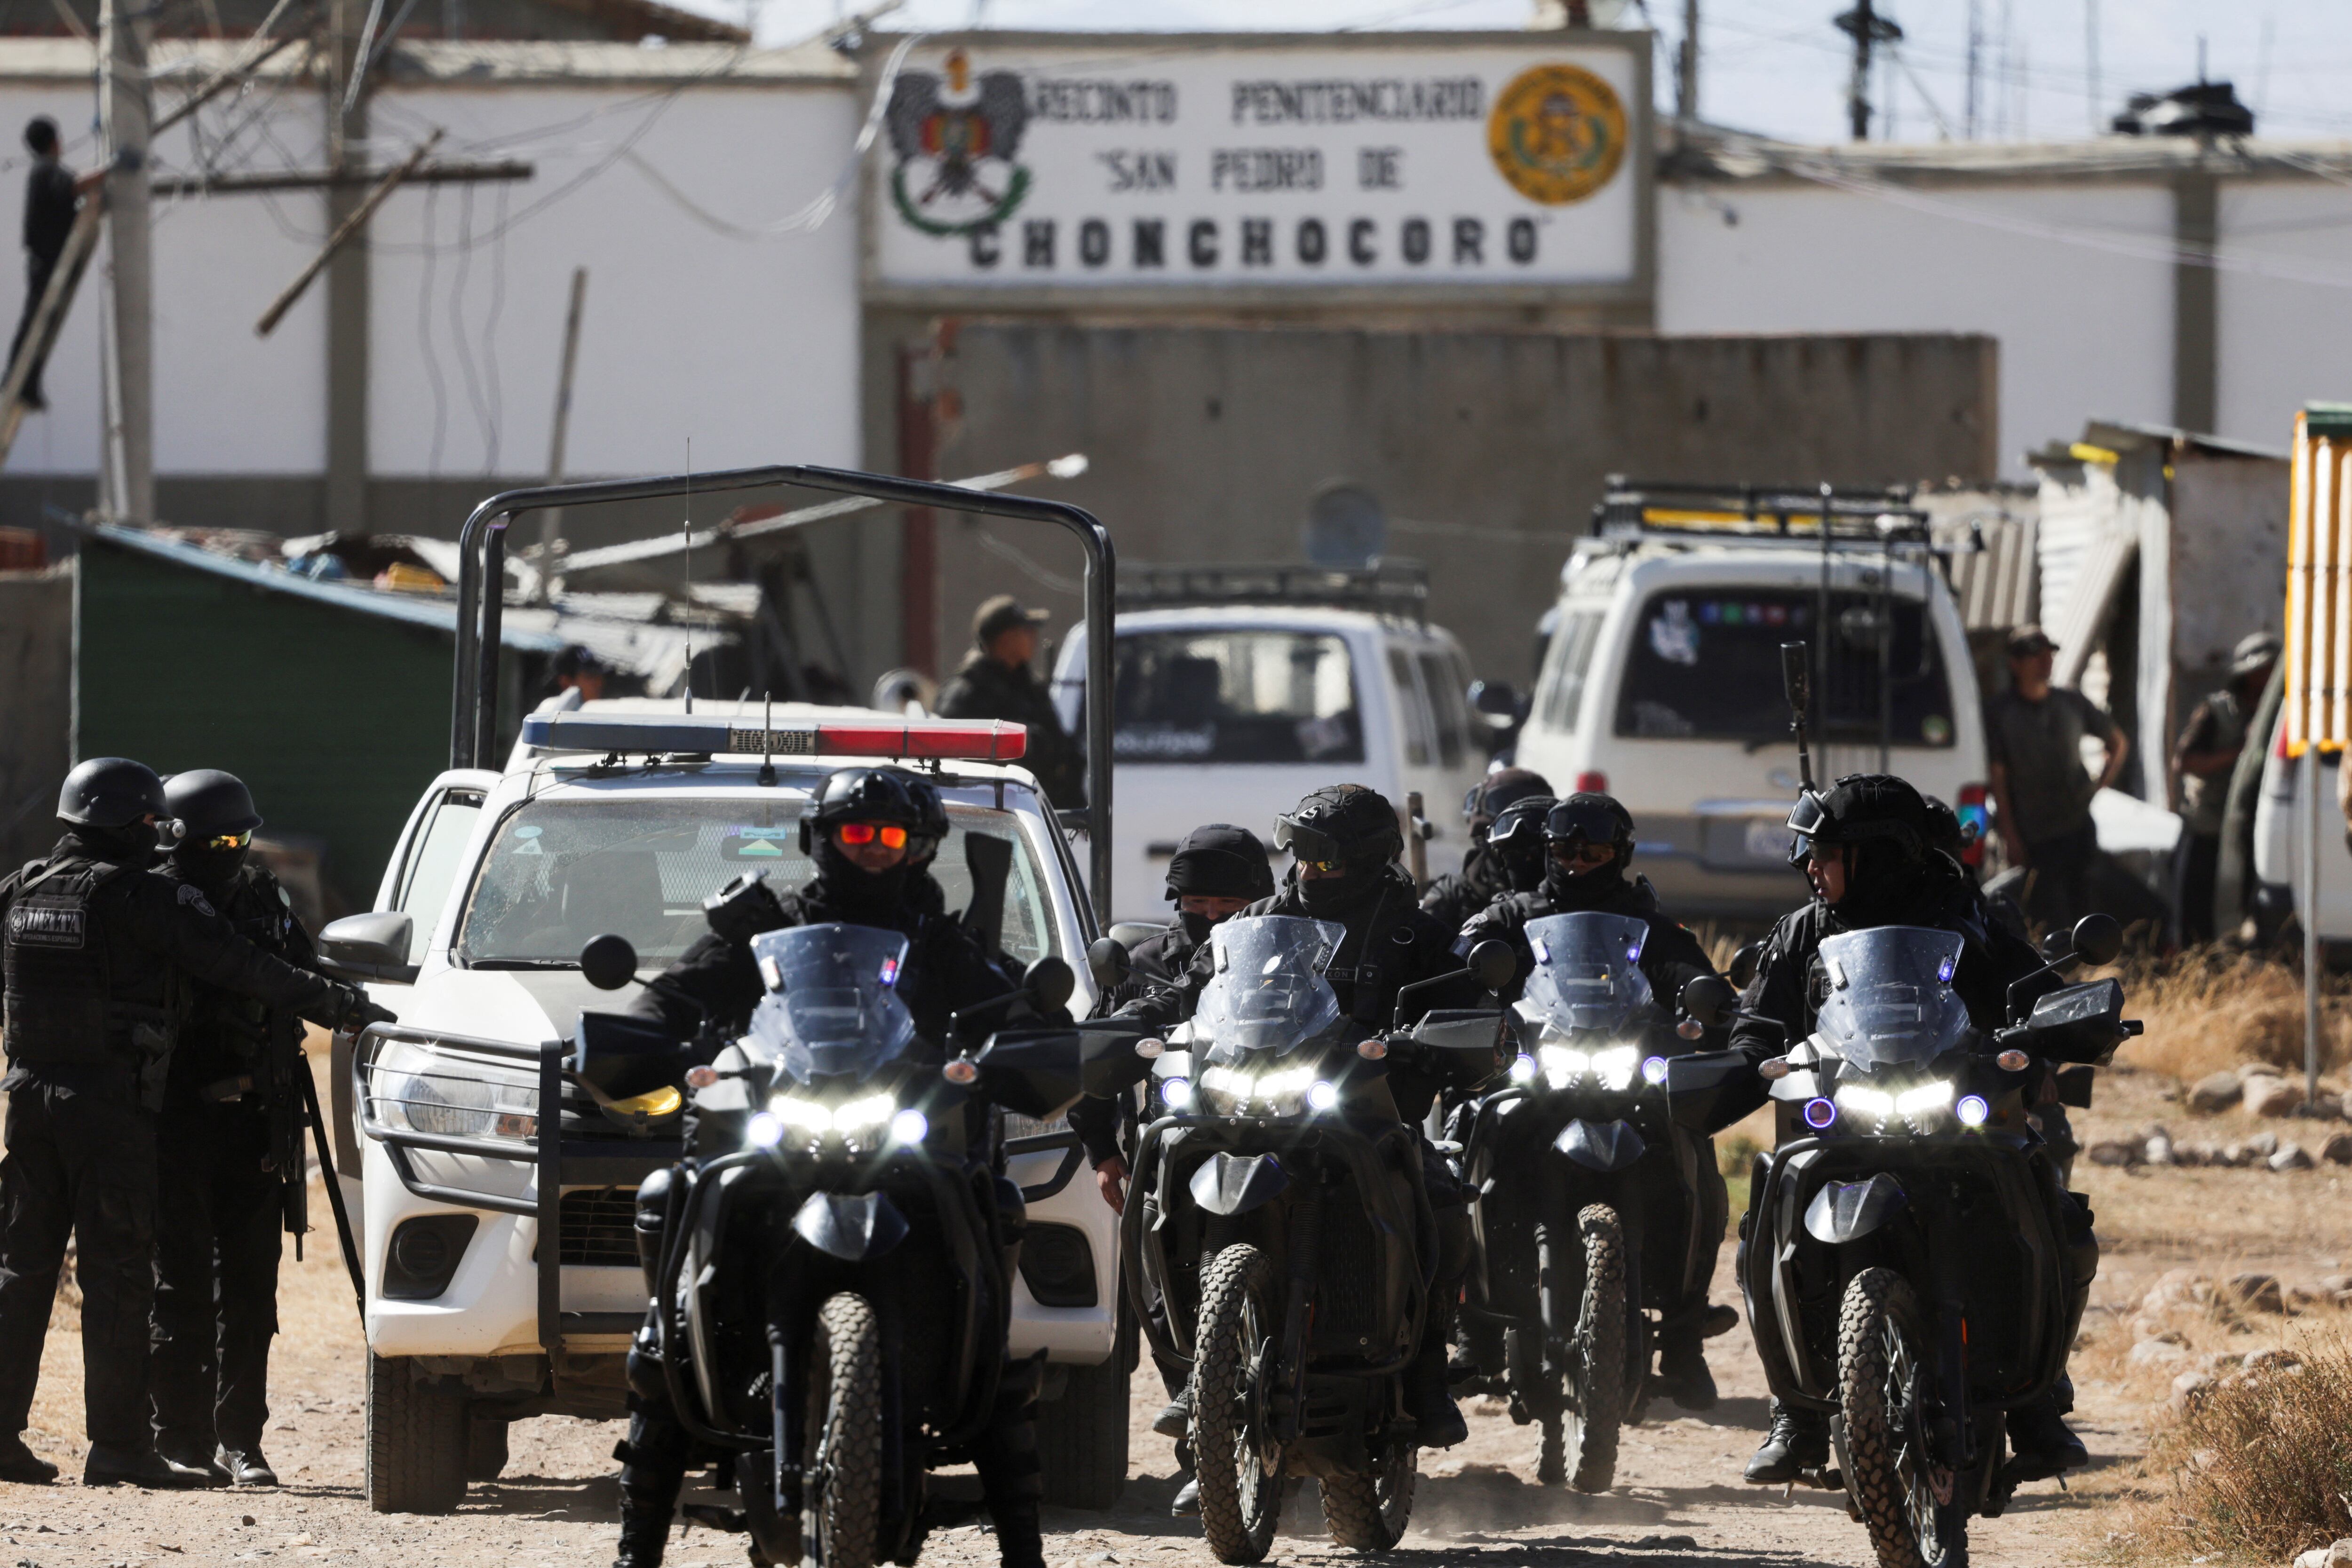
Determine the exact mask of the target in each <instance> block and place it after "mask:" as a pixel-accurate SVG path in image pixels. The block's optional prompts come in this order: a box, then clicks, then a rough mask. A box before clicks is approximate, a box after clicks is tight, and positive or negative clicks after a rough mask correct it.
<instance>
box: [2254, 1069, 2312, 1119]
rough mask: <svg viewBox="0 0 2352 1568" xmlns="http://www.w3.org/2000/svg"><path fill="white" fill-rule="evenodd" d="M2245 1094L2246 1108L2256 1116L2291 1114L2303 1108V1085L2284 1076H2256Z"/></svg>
mask: <svg viewBox="0 0 2352 1568" xmlns="http://www.w3.org/2000/svg"><path fill="white" fill-rule="evenodd" d="M2245 1094H2246V1109H2247V1110H2248V1111H2250V1112H2252V1113H2253V1114H2255V1115H2257V1116H2292V1115H2294V1113H2296V1112H2297V1111H2299V1110H2301V1109H2302V1108H2303V1086H2302V1085H2301V1084H2299V1083H2290V1082H2287V1081H2286V1080H2285V1079H2284V1078H2257V1079H2255V1080H2254V1081H2253V1082H2251V1083H2249V1084H2247V1085H2246V1091H2245Z"/></svg>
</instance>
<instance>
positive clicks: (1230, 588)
mask: <svg viewBox="0 0 2352 1568" xmlns="http://www.w3.org/2000/svg"><path fill="white" fill-rule="evenodd" d="M1186 604H1215V605H1221V606H1222V605H1233V604H1290V605H1318V606H1328V607H1333V608H1338V609H1343V610H1366V611H1370V612H1372V613H1374V614H1376V615H1387V616H1393V617H1396V618H1398V619H1400V620H1409V621H1414V622H1422V623H1423V624H1426V623H1427V622H1428V620H1429V568H1428V567H1427V566H1425V565H1423V563H1422V562H1420V561H1418V560H1414V559H1411V558H1409V557H1406V556H1375V557H1373V558H1372V560H1371V562H1370V565H1367V566H1361V567H1326V566H1261V565H1254V564H1243V565H1233V566H1132V565H1131V566H1125V567H1122V568H1120V570H1119V574H1118V608H1119V609H1121V610H1165V609H1171V608H1174V607H1177V606H1180V605H1186Z"/></svg>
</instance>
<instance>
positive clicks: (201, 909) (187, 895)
mask: <svg viewBox="0 0 2352 1568" xmlns="http://www.w3.org/2000/svg"><path fill="white" fill-rule="evenodd" d="M180 902H181V903H182V904H187V905H188V906H189V907H190V908H192V909H194V911H195V912H196V913H197V914H199V915H211V914H214V913H215V910H214V908H213V906H212V905H211V904H209V903H207V902H206V901H205V893H204V889H202V888H200V887H198V886H197V885H196V884H195V883H193V882H184V883H181V884H180Z"/></svg>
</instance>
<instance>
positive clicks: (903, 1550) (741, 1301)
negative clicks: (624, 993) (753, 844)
mask: <svg viewBox="0 0 2352 1568" xmlns="http://www.w3.org/2000/svg"><path fill="white" fill-rule="evenodd" d="M598 942H599V943H603V944H616V943H621V939H620V938H617V937H600V938H598ZM621 945H622V946H625V944H621ZM751 954H752V957H753V960H754V962H755V963H756V964H757V965H758V967H759V970H760V974H761V979H762V980H763V981H764V982H765V984H766V987H767V995H766V996H765V997H764V998H761V1002H760V1004H759V1006H758V1007H757V1009H755V1010H754V1012H753V1014H752V1017H751V1028H750V1030H749V1032H747V1033H746V1034H745V1035H743V1037H742V1038H741V1039H740V1040H736V1041H734V1042H733V1043H732V1044H730V1045H729V1046H728V1047H727V1048H726V1049H725V1050H723V1051H720V1052H719V1055H718V1056H717V1058H716V1060H715V1061H712V1062H711V1063H710V1064H709V1066H707V1067H695V1068H691V1069H689V1070H688V1071H686V1072H685V1074H684V1080H685V1082H686V1083H687V1084H688V1088H689V1090H690V1092H691V1096H692V1102H693V1106H692V1114H693V1117H694V1134H693V1145H692V1147H691V1148H690V1149H689V1150H688V1158H687V1159H686V1160H685V1161H684V1162H683V1163H681V1164H680V1165H678V1166H675V1167H673V1168H672V1169H671V1170H670V1171H668V1172H666V1173H656V1175H655V1176H652V1177H650V1178H648V1179H647V1180H646V1183H645V1184H644V1185H643V1186H641V1187H639V1189H638V1193H637V1215H636V1228H637V1242H638V1251H639V1257H640V1260H641V1261H642V1262H643V1263H644V1265H645V1268H646V1276H647V1281H648V1284H649V1286H650V1288H651V1291H652V1296H653V1313H652V1322H653V1328H654V1337H655V1342H656V1343H653V1344H651V1345H649V1346H645V1347H644V1350H645V1351H647V1352H650V1354H642V1353H641V1354H637V1355H633V1356H632V1358H631V1375H632V1380H633V1381H636V1380H639V1379H643V1380H646V1381H647V1382H648V1383H650V1384H652V1385H654V1386H651V1387H648V1388H646V1389H644V1390H641V1392H645V1393H647V1394H654V1393H659V1394H662V1395H666V1396H667V1399H668V1400H669V1402H670V1404H671V1405H672V1406H673V1407H674V1408H675V1409H676V1411H677V1415H678V1417H679V1419H680V1421H681V1422H682V1423H683V1424H684V1426H685V1427H686V1428H687V1430H688V1432H689V1433H690V1434H691V1435H692V1436H693V1437H695V1438H696V1439H697V1441H698V1442H699V1443H701V1444H702V1445H704V1446H705V1447H707V1448H712V1449H716V1450H718V1451H720V1452H722V1453H729V1452H731V1453H732V1455H733V1456H734V1463H733V1466H732V1467H731V1474H728V1473H726V1472H724V1471H722V1476H721V1484H722V1485H725V1484H729V1483H730V1482H731V1484H732V1486H733V1488H734V1490H736V1491H737V1493H738V1494H739V1498H740V1502H741V1504H742V1509H741V1517H740V1521H739V1520H736V1519H733V1518H732V1517H731V1516H730V1519H729V1520H727V1521H724V1522H727V1523H729V1524H733V1525H738V1526H739V1527H741V1528H745V1529H748V1531H749V1533H750V1535H751V1546H752V1552H753V1560H754V1561H755V1562H761V1563H784V1562H794V1561H803V1562H806V1563H810V1564H812V1565H822V1568H871V1565H872V1564H874V1563H880V1562H888V1561H895V1562H898V1563H912V1562H914V1561H915V1559H916V1556H917V1554H918V1553H919V1552H920V1550H921V1548H922V1542H923V1538H924V1536H925V1534H926V1532H927V1531H929V1529H930V1528H931V1527H932V1526H933V1524H935V1523H937V1522H939V1521H940V1519H941V1518H943V1517H946V1511H943V1510H942V1509H941V1508H938V1507H932V1508H927V1506H926V1505H927V1501H929V1498H928V1481H929V1477H928V1472H929V1470H930V1469H935V1468H937V1467H939V1466H941V1465H943V1464H951V1463H955V1462H957V1461H958V1460H959V1459H960V1458H965V1457H968V1455H969V1450H970V1449H971V1446H972V1445H973V1444H974V1443H975V1442H976V1441H977V1440H979V1439H980V1438H981V1437H982V1433H983V1431H984V1429H985V1427H986V1426H987V1424H988V1422H989V1420H990V1416H991V1413H992V1407H993V1406H994V1403H995V1400H996V1396H997V1387H998V1384H999V1381H1000V1378H1001V1375H1002V1374H1003V1362H1004V1354H1003V1352H1004V1343H1005V1333H1006V1328H1007V1323H1008V1314H1009V1312H1010V1301H1011V1297H1010V1293H1009V1292H1010V1285H1009V1281H1011V1279H1012V1277H1013V1269H1014V1267H1015V1260H1016V1258H1017V1248H1018V1241H1019V1237H1018V1234H1017V1228H1018V1224H1019V1221H1018V1218H1017V1216H1018V1212H1019V1210H1018V1205H1017V1204H1012V1203H1007V1202H1005V1201H1003V1199H1002V1198H1001V1197H1000V1189H999V1184H1000V1183H1002V1182H1003V1180H1004V1178H1003V1176H1002V1167H1003V1148H1002V1144H1003V1139H1002V1135H1001V1123H1002V1117H1001V1115H1000V1114H999V1112H1001V1111H1011V1112H1014V1113H1019V1114H1022V1115H1027V1116H1036V1117H1051V1116H1058V1115H1060V1114H1061V1113H1062V1112H1063V1111H1064V1110H1065V1109H1066V1108H1067V1107H1068V1105H1069V1104H1070V1103H1072V1102H1074V1101H1075V1100H1076V1099H1077V1097H1078V1095H1079V1093H1080V1092H1081V1090H1082V1088H1083V1086H1084V1085H1083V1075H1084V1069H1083V1065H1082V1063H1083V1060H1084V1057H1085V1055H1086V1048H1085V1045H1084V1044H1083V1041H1082V1036H1081V1034H1080V1031H1078V1030H1074V1029H1071V1028H1066V1027H1065V1028H1050V1027H1048V1028H1026V1029H1018V1030H998V1031H997V1032H996V1033H994V1034H993V1035H992V1036H991V1037H990V1038H989V1040H988V1042H987V1044H986V1045H985V1046H984V1047H983V1048H982V1049H981V1050H979V1051H976V1052H968V1053H966V1054H963V1055H960V1056H955V1057H951V1058H950V1060H949V1061H947V1062H946V1063H945V1065H944V1066H942V1065H941V1064H940V1063H939V1062H938V1061H936V1060H935V1059H929V1060H927V1059H926V1053H925V1051H923V1050H922V1047H921V1043H920V1042H919V1040H918V1038H917V1035H916V1031H915V1023H914V1019H913V1018H912V1017H911V1016H910V1014H909V1013H908V1009H907V1006H906V1004H905V1002H904V1001H903V1000H902V999H901V998H899V996H898V992H897V990H896V989H895V982H896V980H897V978H898V972H899V969H900V967H901V966H902V965H903V964H904V963H905V961H906V954H907V941H906V938H905V937H903V936H900V935H898V933H896V932H889V931H882V930H877V929H874V928H872V927H868V926H860V925H804V926H796V927H790V928H787V929H783V930H779V931H773V932H768V933H765V934H763V935H761V936H755V937H753V938H752V940H751ZM603 957H604V959H606V960H608V962H607V963H599V964H595V965H593V969H597V970H603V969H607V968H609V970H610V971H612V972H614V973H616V974H620V975H624V976H625V974H626V973H627V971H628V969H630V968H633V967H634V965H635V958H634V955H631V956H628V957H627V959H626V960H625V962H624V961H621V960H615V959H614V958H613V956H612V955H610V954H605V955H603ZM590 967H592V966H591V965H590V964H589V963H588V962H587V961H586V960H585V959H583V968H590ZM1072 980H1073V977H1072V976H1071V974H1070V971H1069V968H1068V967H1067V966H1066V965H1065V964H1063V963H1062V962H1061V961H1060V960H1058V959H1055V958H1045V959H1041V960H1040V961H1039V962H1038V963H1037V964H1034V965H1033V966H1031V967H1030V971H1029V974H1028V976H1027V977H1026V979H1025V981H1024V991H1023V992H1021V993H1015V995H1026V996H1027V997H1028V998H1029V999H1030V1000H1031V1001H1032V1003H1033V1004H1034V1005H1035V1006H1036V1007H1038V1008H1040V1009H1055V1008H1058V1007H1060V1006H1061V1004H1062V1003H1063V1002H1064V1001H1066V999H1067V998H1068V995H1069V992H1070V989H1071V987H1072ZM1056 993H1058V994H1056ZM1010 999H1012V998H1004V1000H1007V1001H1009V1000H1010ZM1000 1005H1001V1004H1000V1003H988V1004H983V1008H994V1007H997V1006H1000ZM980 1010H982V1009H968V1011H967V1013H965V1014H960V1015H958V1021H959V1023H960V1024H962V1023H963V1022H965V1021H966V1020H967V1019H969V1018H970V1017H971V1014H972V1013H974V1012H978V1011H980ZM958 1032H959V1033H961V1032H963V1031H962V1030H961V1029H960V1030H959V1031H958ZM1132 1033H1133V1031H1129V1035H1128V1037H1127V1038H1128V1039H1129V1040H1131V1039H1132ZM677 1060H678V1059H677V1055H676V1054H675V1050H674V1045H673V1042H671V1041H670V1040H668V1039H667V1035H666V1033H665V1031H663V1030H661V1028H660V1026H658V1025H656V1024H653V1023H651V1022H650V1021H649V1020H646V1019H641V1018H636V1017H633V1016H629V1015H622V1014H611V1013H593V1012H592V1013H583V1015H582V1017H581V1023H580V1032H579V1036H578V1054H577V1056H576V1057H575V1059H574V1061H573V1064H572V1065H573V1069H574V1074H575V1076H578V1077H582V1078H583V1079H586V1080H588V1081H592V1082H598V1083H599V1086H600V1088H602V1089H603V1090H604V1092H605V1093H607V1094H609V1095H611V1096H612V1097H614V1098H616V1099H617V1098H621V1097H623V1092H624V1091H632V1092H642V1091H641V1090H640V1089H639V1088H638V1085H639V1084H640V1083H644V1082H651V1081H653V1080H655V1079H658V1078H661V1077H662V1076H663V1075H664V1074H666V1073H667V1074H671V1075H673V1076H672V1077H671V1079H670V1081H672V1082H675V1081H676V1080H675V1076H674V1075H675V1074H676V1072H677ZM633 1080H634V1082H633Z"/></svg>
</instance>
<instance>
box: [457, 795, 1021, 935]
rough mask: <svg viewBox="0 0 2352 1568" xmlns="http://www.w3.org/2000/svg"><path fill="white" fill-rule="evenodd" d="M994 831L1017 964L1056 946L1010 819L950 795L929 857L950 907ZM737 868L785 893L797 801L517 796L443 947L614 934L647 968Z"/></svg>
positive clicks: (804, 870) (789, 886) (805, 868)
mask: <svg viewBox="0 0 2352 1568" xmlns="http://www.w3.org/2000/svg"><path fill="white" fill-rule="evenodd" d="M979 836H984V837H987V838H992V839H1000V840H1008V841H1011V843H1012V845H1013V868H1012V873H1011V874H1010V875H1009V876H1007V877H1006V879H1005V888H1004V950H1005V951H1006V952H1007V953H1010V954H1011V955H1012V956H1014V957H1015V958H1018V959H1020V960H1021V962H1022V963H1024V965H1025V964H1031V963H1034V962H1035V961H1036V960H1037V959H1039V958H1041V957H1044V956H1045V955H1046V954H1048V953H1058V952H1059V951H1060V947H1061V941H1060V936H1059V927H1058V922H1057V921H1056V919H1055V915H1054V907H1053V899H1052V894H1051V893H1050V888H1051V885H1052V884H1051V883H1048V882H1047V881H1046V872H1045V868H1044V867H1043V866H1041V865H1039V864H1038V862H1037V857H1036V855H1035V854H1034V852H1033V851H1032V850H1031V849H1030V845H1029V840H1028V838H1027V836H1026V835H1025V834H1024V833H1023V832H1021V831H1020V829H1019V827H1018V825H1017V823H1016V822H1015V821H1014V819H1013V814H1012V813H1010V812H1006V811H996V810H987V809H985V808H982V807H978V806H965V805H958V804H954V803H950V805H949V807H948V837H947V841H946V842H945V843H943V844H941V845H940V852H939V856H938V858H937V859H936V860H934V861H933V862H931V873H932V875H933V877H934V878H936V879H937V881H938V882H939V883H940V891H941V892H942V893H943V894H946V897H947V908H948V910H949V911H950V913H953V912H958V911H961V910H962V909H963V908H965V907H966V906H967V905H968V904H971V886H972V877H971V862H970V860H969V858H968V855H967V851H966V848H965V845H966V842H967V841H968V840H970V839H971V838H973V837H979ZM749 871H765V872H766V873H768V885H769V886H770V887H772V888H773V889H775V891H776V892H778V893H789V892H791V891H792V890H793V889H794V888H797V887H799V886H800V885H801V884H802V883H805V882H807V881H808V880H809V878H810V877H812V876H813V875H814V874H815V871H816V868H815V866H814V864H813V863H812V862H810V861H809V860H808V858H807V857H806V856H804V855H803V854H802V853H801V841H800V802H798V801H796V800H757V799H753V800H746V799H744V798H742V797H740V796H737V797H725V796H720V797H713V798H711V799H708V800H679V799H677V798H676V797H671V798H667V799H653V798H646V799H637V800H631V799H628V798H626V797H623V798H621V799H617V800H561V799H549V798H545V797H542V798H541V799H539V800H531V801H528V802H526V803H525V804H524V805H523V806H521V807H520V809H518V810H515V811H514V812H512V813H511V814H509V816H508V817H507V819H506V820H505V821H502V822H500V823H499V831H498V836H497V837H496V838H495V839H494V840H492V841H491V843H490V850H489V853H488V855H486V856H485V857H483V860H482V866H481V870H480V871H479V872H478V873H477V874H476V875H475V878H474V885H473V886H472V888H471V889H469V890H468V891H467V894H466V909H465V914H464V916H463V918H462V920H461V922H460V924H459V925H458V927H457V949H456V953H455V956H456V958H457V962H458V963H459V964H461V965H464V966H466V967H470V968H478V969H481V968H489V969H496V968H527V969H538V968H570V967H575V966H577V965H578V963H579V961H580V949H581V947H582V946H583V945H584V944H585V943H586V942H587V940H588V939H589V938H590V937H592V936H602V935H604V933H606V932H608V931H611V932H618V933H619V934H620V935H621V936H625V937H627V938H628V939H629V942H630V945H631V946H635V948H636V950H637V960H638V964H639V967H643V968H646V969H658V968H661V967H664V966H666V965H667V964H668V963H669V962H670V961H671V960H672V959H674V958H676V957H677V956H679V955H680V954H682V953H684V952H685V951H686V949H687V947H688V945H690V944H691V943H692V942H693V941H694V940H695V939H696V938H697V937H698V936H701V935H702V934H703V933H704V932H706V931H708V930H709V929H710V927H709V924H708V923H707V922H705V921H704V919H703V916H702V901H703V900H704V899H705V898H708V897H709V895H710V894H714V893H716V892H718V891H719V889H720V888H721V887H724V886H725V885H726V884H727V883H730V882H731V881H733V880H734V879H735V878H736V877H739V876H740V875H742V874H743V873H745V872H749Z"/></svg>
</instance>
